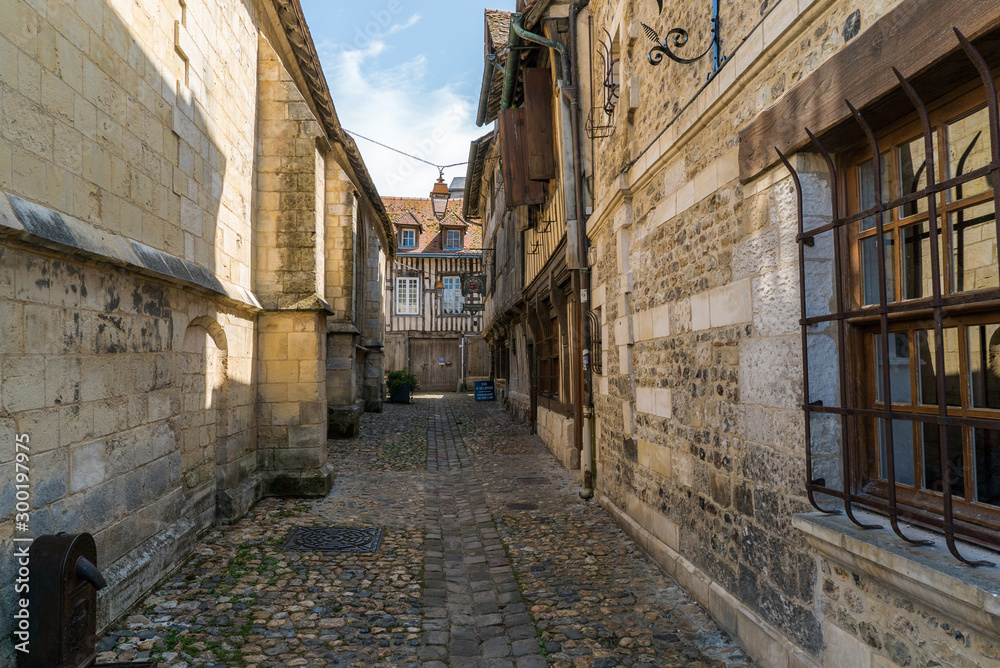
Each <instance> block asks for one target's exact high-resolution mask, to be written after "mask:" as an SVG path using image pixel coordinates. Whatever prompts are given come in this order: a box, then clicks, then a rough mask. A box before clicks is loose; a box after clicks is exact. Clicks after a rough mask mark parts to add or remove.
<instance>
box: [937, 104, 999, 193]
mask: <svg viewBox="0 0 1000 668" xmlns="http://www.w3.org/2000/svg"><path fill="white" fill-rule="evenodd" d="M947 142H948V178H954V177H956V176H962V175H963V174H968V173H969V172H972V171H975V170H977V169H979V168H980V167H985V166H986V165H988V164H990V128H989V112H988V111H987V109H986V107H983V108H982V109H980V110H979V111H977V112H974V113H972V114H969V115H968V116H966V117H965V118H961V119H959V120H957V121H955V122H954V123H949V124H948V131H947ZM989 189H990V185H989V182H988V181H987V180H986V178H985V177H983V178H979V179H976V180H975V181H972V182H970V183H964V184H962V185H961V186H956V187H955V188H952V189H951V190H950V191H949V192H948V201H949V202H954V201H957V200H960V199H962V198H963V197H971V196H972V195H976V194H978V193H981V192H986V191H987V190H989Z"/></svg>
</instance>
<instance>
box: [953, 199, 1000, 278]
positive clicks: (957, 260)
mask: <svg viewBox="0 0 1000 668" xmlns="http://www.w3.org/2000/svg"><path fill="white" fill-rule="evenodd" d="M948 228H949V230H950V232H951V238H952V280H953V281H954V286H953V290H954V291H955V292H966V291H969V290H982V289H985V288H995V287H997V286H998V285H1000V280H998V278H1000V277H998V275H997V228H996V216H995V215H994V211H993V202H986V203H984V204H980V205H979V206H971V207H969V208H967V209H962V210H960V211H956V212H954V213H952V214H949V216H948Z"/></svg>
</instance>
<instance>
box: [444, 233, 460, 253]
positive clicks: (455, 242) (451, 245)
mask: <svg viewBox="0 0 1000 668" xmlns="http://www.w3.org/2000/svg"><path fill="white" fill-rule="evenodd" d="M444 248H445V250H459V249H461V248H462V232H461V230H448V231H447V232H445V238H444Z"/></svg>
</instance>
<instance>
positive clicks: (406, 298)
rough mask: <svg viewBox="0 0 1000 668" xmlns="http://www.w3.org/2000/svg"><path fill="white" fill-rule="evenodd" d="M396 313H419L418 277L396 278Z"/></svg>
mask: <svg viewBox="0 0 1000 668" xmlns="http://www.w3.org/2000/svg"><path fill="white" fill-rule="evenodd" d="M396 314H397V315H420V279H419V278H417V277H414V278H408V277H403V278H397V279H396Z"/></svg>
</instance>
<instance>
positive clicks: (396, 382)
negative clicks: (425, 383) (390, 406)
mask: <svg viewBox="0 0 1000 668" xmlns="http://www.w3.org/2000/svg"><path fill="white" fill-rule="evenodd" d="M385 386H386V388H387V389H388V390H389V401H391V402H392V403H394V404H408V403H410V393H411V392H414V391H416V390H417V389H418V388H419V387H420V383H419V381H417V377H416V376H414V375H413V374H412V373H410V370H409V369H408V368H407V367H403V369H402V370H401V371H393V372H392V373H390V374H389V376H388V378H386V381H385Z"/></svg>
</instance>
